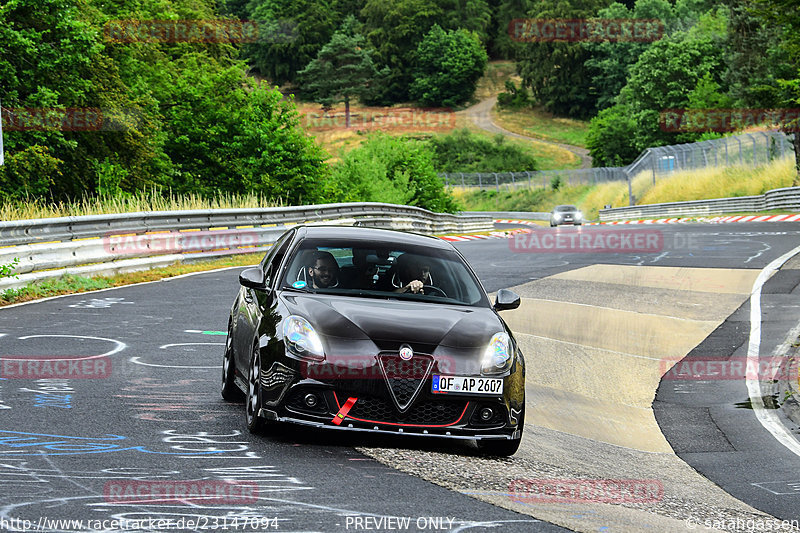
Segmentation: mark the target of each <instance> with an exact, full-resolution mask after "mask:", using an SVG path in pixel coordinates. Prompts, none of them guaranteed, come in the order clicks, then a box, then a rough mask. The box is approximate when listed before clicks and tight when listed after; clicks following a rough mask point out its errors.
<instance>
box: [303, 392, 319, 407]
mask: <svg viewBox="0 0 800 533" xmlns="http://www.w3.org/2000/svg"><path fill="white" fill-rule="evenodd" d="M303 401H304V402H306V405H307V406H308V407H316V406H317V403H319V398H317V395H316V394H306V397H305V398H303Z"/></svg>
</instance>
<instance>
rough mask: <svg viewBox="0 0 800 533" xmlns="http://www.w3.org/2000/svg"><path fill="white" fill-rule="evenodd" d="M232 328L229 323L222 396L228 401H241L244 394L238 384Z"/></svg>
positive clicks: (223, 357) (223, 359)
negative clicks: (235, 379)
mask: <svg viewBox="0 0 800 533" xmlns="http://www.w3.org/2000/svg"><path fill="white" fill-rule="evenodd" d="M231 333H232V328H231V326H230V324H228V336H227V337H226V339H225V353H224V354H222V391H221V392H222V398H223V399H224V400H226V401H228V402H241V401H242V400H244V394H243V393H242V391H241V390H240V389H239V387H237V386H236V383H235V382H234V377H235V376H236V362H235V361H234V360H233V337H232V336H231Z"/></svg>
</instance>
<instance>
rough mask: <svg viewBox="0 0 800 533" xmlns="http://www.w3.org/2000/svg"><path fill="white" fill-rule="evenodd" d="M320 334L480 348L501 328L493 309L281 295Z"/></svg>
mask: <svg viewBox="0 0 800 533" xmlns="http://www.w3.org/2000/svg"><path fill="white" fill-rule="evenodd" d="M283 300H284V302H285V303H286V306H287V309H288V311H289V312H290V313H291V314H297V315H300V316H302V317H304V318H306V319H307V320H308V321H309V322H311V324H312V325H313V326H314V329H315V330H316V331H317V333H319V334H320V335H324V336H326V337H338V338H349V339H353V340H356V339H369V340H371V341H373V342H376V343H377V344H380V343H381V341H387V342H408V343H410V344H412V343H413V344H427V345H431V346H447V347H453V348H475V347H484V346H486V344H487V343H488V342H489V339H490V338H491V336H492V335H493V334H495V333H497V332H498V331H504V330H505V327H504V324H503V322H502V321H501V320H500V318H499V317H498V316H497V314H496V313H495V312H494V310H493V309H490V308H486V307H465V306H453V305H446V304H433V303H425V302H408V301H397V300H383V299H372V298H357V297H345V296H328V295H294V294H293V295H291V296H290V295H284V297H283Z"/></svg>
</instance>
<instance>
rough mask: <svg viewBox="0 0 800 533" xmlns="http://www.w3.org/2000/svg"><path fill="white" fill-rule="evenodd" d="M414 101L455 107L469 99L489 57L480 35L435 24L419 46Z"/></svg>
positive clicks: (411, 91)
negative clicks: (446, 28)
mask: <svg viewBox="0 0 800 533" xmlns="http://www.w3.org/2000/svg"><path fill="white" fill-rule="evenodd" d="M416 56H417V61H416V69H415V71H414V81H413V82H412V83H411V87H410V89H409V93H410V96H411V98H413V99H415V100H418V101H419V102H420V103H421V104H422V105H426V106H445V107H452V106H457V105H460V104H462V103H464V102H466V101H467V100H469V99H470V98H471V97H472V95H473V94H474V93H475V86H476V85H477V83H478V80H479V79H480V77H481V76H482V75H483V72H484V70H486V64H487V62H488V57H487V55H486V50H485V49H484V48H483V45H481V42H480V39H479V38H478V36H477V34H475V33H472V32H469V31H467V30H451V31H448V32H446V31H444V30H443V29H442V28H441V27H439V25H438V24H437V25H435V26H434V27H433V28H432V29H431V31H430V32H428V34H427V35H426V36H425V38H424V39H423V40H422V42H420V44H419V46H418V47H417V55H416Z"/></svg>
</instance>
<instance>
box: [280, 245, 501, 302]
mask: <svg viewBox="0 0 800 533" xmlns="http://www.w3.org/2000/svg"><path fill="white" fill-rule="evenodd" d="M287 264H288V267H287V269H286V271H285V274H284V279H283V283H282V286H283V288H284V289H289V290H301V291H308V292H315V293H324V294H340V295H345V296H353V297H360V298H399V299H408V300H419V301H427V302H435V303H447V304H457V305H485V306H488V305H489V303H488V300H487V298H486V295H485V293H484V291H483V289H482V288H481V287H480V284H479V283H478V280H477V279H475V277H474V275H473V274H472V273H471V272H470V270H469V269H468V267H467V266H466V265H465V264H464V261H463V260H462V259H461V257H460V256H459V255H458V254H457V253H455V252H454V251H452V250H442V249H438V248H426V247H416V246H407V245H403V246H398V245H394V246H393V245H391V244H386V243H374V242H369V241H367V242H342V241H319V240H312V239H307V240H305V241H303V242H302V243H301V245H300V247H299V248H298V249H296V250H295V251H294V253H293V255H292V257H291V258H290V259H289V261H288V263H287Z"/></svg>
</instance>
